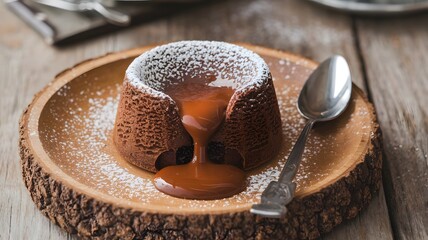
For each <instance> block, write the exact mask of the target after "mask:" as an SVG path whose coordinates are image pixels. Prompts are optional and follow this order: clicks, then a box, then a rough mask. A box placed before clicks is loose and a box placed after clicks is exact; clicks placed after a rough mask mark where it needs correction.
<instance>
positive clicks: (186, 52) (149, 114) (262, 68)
mask: <svg viewBox="0 0 428 240" xmlns="http://www.w3.org/2000/svg"><path fill="white" fill-rule="evenodd" d="M189 79H201V80H204V81H208V80H209V79H211V80H212V79H215V82H216V86H222V87H230V88H232V89H234V93H233V94H232V96H231V99H230V101H229V102H228V104H227V108H226V111H225V120H224V122H223V124H221V125H220V126H219V127H218V129H217V131H215V132H214V133H213V135H212V137H211V139H210V141H209V142H208V143H207V144H208V145H207V154H208V158H209V159H210V160H211V161H213V162H215V163H226V164H232V165H235V166H237V167H240V168H242V169H244V170H248V169H251V168H254V167H257V166H259V165H261V164H263V163H265V162H268V161H269V160H271V159H272V158H273V157H274V156H275V155H276V154H277V152H278V150H279V147H280V145H281V139H282V135H281V119H280V113H279V108H278V102H277V98H276V95H275V89H274V86H273V83H272V77H271V74H270V72H269V69H268V67H267V64H266V63H265V62H264V61H263V59H261V58H260V57H259V56H258V55H257V54H255V53H253V52H251V51H249V50H247V49H245V48H243V47H239V46H236V45H233V44H228V43H223V42H209V41H183V42H176V43H171V44H167V45H163V46H160V47H156V48H154V49H152V50H150V51H148V52H146V53H144V54H142V55H141V56H140V57H138V58H136V59H135V60H134V61H133V62H132V63H131V65H130V66H129V67H128V69H127V71H126V75H125V80H124V83H123V86H122V91H121V99H120V102H119V107H118V112H117V117H116V123H115V129H114V142H115V144H116V147H117V149H118V151H119V152H120V153H121V155H122V156H123V157H124V159H126V160H127V161H128V162H130V163H132V164H134V165H136V166H139V167H141V168H143V169H145V170H148V171H151V172H156V171H158V170H160V169H162V168H164V167H166V166H170V165H177V164H186V163H189V162H190V161H191V160H192V156H193V154H192V153H193V146H192V143H193V142H192V138H191V136H190V135H189V134H188V132H187V131H186V129H185V128H184V126H183V123H182V122H181V117H180V114H179V112H180V111H179V107H178V106H177V102H176V101H174V100H173V98H171V96H169V95H168V94H167V93H166V91H167V89H170V88H169V87H170V86H177V85H179V84H180V83H183V82H187V81H189ZM193 140H195V139H193Z"/></svg>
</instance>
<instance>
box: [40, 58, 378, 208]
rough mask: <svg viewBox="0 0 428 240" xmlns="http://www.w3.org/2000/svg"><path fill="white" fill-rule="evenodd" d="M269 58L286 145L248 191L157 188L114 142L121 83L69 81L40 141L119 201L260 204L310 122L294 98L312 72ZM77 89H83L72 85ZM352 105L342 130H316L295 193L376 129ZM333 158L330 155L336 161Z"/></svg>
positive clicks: (70, 170)
mask: <svg viewBox="0 0 428 240" xmlns="http://www.w3.org/2000/svg"><path fill="white" fill-rule="evenodd" d="M266 59H267V60H266V61H267V62H268V64H269V67H270V68H271V70H272V75H273V77H274V83H275V87H276V92H277V97H278V101H279V106H280V110H281V116H282V121H283V135H284V144H283V148H282V149H281V151H280V153H279V155H278V157H277V158H276V159H275V160H273V161H272V163H271V164H269V165H266V166H264V167H261V168H260V169H256V170H254V171H252V172H250V173H249V174H248V175H249V177H248V187H247V189H246V190H245V191H244V192H242V193H240V194H237V195H235V196H233V197H231V198H227V199H220V200H213V201H198V200H183V199H177V198H174V197H170V196H167V195H165V194H163V193H160V192H158V191H157V190H156V189H155V188H154V186H153V184H152V182H151V181H152V177H153V174H151V173H148V172H145V171H143V170H140V169H138V168H137V167H135V166H132V165H130V164H129V163H127V162H126V161H123V160H121V159H120V157H119V156H118V154H117V152H116V151H115V149H114V147H113V144H112V141H111V135H112V128H113V126H114V124H113V123H114V120H115V115H116V110H117V103H118V101H119V92H120V91H119V90H120V80H118V81H117V84H110V85H108V86H107V87H106V86H104V87H102V88H101V87H99V86H93V87H91V86H87V87H85V88H84V87H82V85H80V86H79V85H77V86H72V87H70V86H68V85H66V86H64V87H63V88H62V89H60V90H59V91H58V92H57V94H56V95H57V96H55V98H53V99H52V100H51V102H52V103H51V105H52V106H58V105H60V107H51V108H49V113H48V114H50V116H51V118H50V119H51V120H50V121H53V122H54V123H53V124H51V125H49V126H46V127H42V128H41V130H40V136H41V137H42V139H43V140H42V142H45V143H46V144H45V143H44V145H46V146H49V147H46V151H47V152H48V154H49V155H50V157H51V158H52V159H54V161H56V164H57V165H58V166H59V167H60V168H61V170H62V171H64V172H65V173H66V174H68V175H69V176H71V177H73V178H74V179H76V180H77V181H79V182H81V183H83V184H85V185H87V186H89V187H91V188H92V189H94V190H97V191H100V192H103V193H106V194H108V195H111V196H114V197H117V198H122V199H128V200H131V201H136V202H139V203H141V204H147V205H157V206H161V207H162V208H165V209H171V208H174V209H176V208H179V209H183V210H189V209H190V210H192V209H193V210H198V211H210V210H211V209H212V208H213V207H224V208H235V207H236V208H241V207H242V206H247V205H251V204H253V203H257V202H259V199H260V195H261V193H262V191H263V190H264V189H265V188H266V187H267V185H268V183H269V182H270V181H272V180H276V179H277V177H278V176H279V173H280V170H281V169H282V167H283V165H284V163H285V161H286V159H287V156H288V154H289V152H290V149H291V146H292V145H293V144H294V141H295V140H296V139H297V136H298V134H299V133H300V131H301V129H302V128H303V126H304V123H305V120H304V119H303V118H302V117H300V115H299V114H298V112H297V109H296V100H297V93H298V92H299V90H300V87H301V83H302V81H303V80H302V79H305V78H306V76H307V75H308V74H310V72H311V70H310V69H309V68H307V67H306V63H305V62H302V63H297V64H296V63H291V62H289V61H288V60H286V59H281V60H278V59H269V58H266ZM96 80H97V81H102V79H96ZM92 82H96V81H89V85H90V83H92ZM83 86H85V85H83ZM79 87H80V88H82V89H81V90H80V89H77V90H76V89H73V88H79ZM353 102H354V104H356V106H355V109H357V110H355V111H354V112H353V113H352V114H350V117H349V118H347V119H344V120H343V121H344V122H343V124H341V125H340V127H337V128H334V129H331V128H329V129H330V130H329V131H328V132H326V131H324V130H323V129H324V127H322V126H321V127H320V128H318V129H315V130H314V131H313V132H312V134H311V137H310V139H309V142H308V145H307V146H308V147H307V148H306V151H305V155H304V158H303V162H302V166H301V168H300V169H299V172H298V174H297V176H296V180H297V183H298V190H297V191H298V192H297V194H302V193H304V192H305V190H307V189H308V188H310V187H311V186H312V185H313V184H316V183H319V182H322V181H323V179H325V178H326V177H327V176H328V174H329V173H331V170H332V169H333V170H334V169H335V168H337V164H338V163H339V164H340V161H341V159H346V157H347V156H346V155H344V154H343V152H344V151H345V152H346V151H348V150H349V149H348V150H346V149H343V148H344V147H343V146H346V144H347V141H351V140H352V141H354V140H355V139H361V138H363V136H365V135H367V134H371V133H370V129H369V124H370V122H367V123H364V121H361V120H362V119H363V120H364V119H369V115H370V114H369V112H367V110H368V109H367V108H364V106H360V105H358V104H360V103H358V101H356V100H355V99H354V100H353ZM357 105H358V106H357ZM341 121H342V120H341ZM360 121H361V123H360ZM353 124H354V125H355V124H357V126H356V128H355V129H357V130H355V131H353V133H354V134H353V136H352V139H351V138H350V137H349V136H347V135H346V134H345V132H346V130H347V129H348V128H350V127H351V126H352V125H353ZM358 124H359V125H358ZM348 130H349V129H348ZM47 143H48V144H47ZM352 147H355V146H353V145H350V147H349V148H352ZM349 151H352V149H350V150H349ZM320 154H322V155H323V156H326V159H318V158H317V156H319V155H320ZM328 158H331V160H332V161H331V163H330V162H329V159H328ZM333 160H334V161H333Z"/></svg>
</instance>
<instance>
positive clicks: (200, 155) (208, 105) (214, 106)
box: [154, 81, 245, 200]
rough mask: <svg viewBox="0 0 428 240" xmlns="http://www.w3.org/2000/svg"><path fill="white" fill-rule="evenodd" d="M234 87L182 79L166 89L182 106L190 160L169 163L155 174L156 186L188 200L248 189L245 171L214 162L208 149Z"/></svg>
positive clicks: (222, 196)
mask: <svg viewBox="0 0 428 240" xmlns="http://www.w3.org/2000/svg"><path fill="white" fill-rule="evenodd" d="M233 92H234V91H233V89H231V88H227V87H214V86H209V85H207V84H205V83H204V82H201V81H199V82H195V81H189V82H183V83H180V84H178V85H175V86H172V87H170V88H169V89H167V90H166V91H165V93H167V94H168V95H169V96H171V97H172V98H173V99H174V100H175V101H176V102H177V105H178V107H179V109H180V115H181V120H182V123H183V126H184V128H185V129H186V130H187V132H188V133H189V134H190V136H191V137H192V138H193V144H194V153H193V154H194V155H193V159H192V161H191V162H190V163H188V164H185V165H175V166H168V167H165V168H163V169H161V170H160V171H159V172H158V173H156V175H155V178H154V184H155V187H156V188H157V189H158V190H159V191H161V192H164V193H166V194H169V195H172V196H175V197H179V198H186V199H205V200H209V199H219V198H225V197H230V196H232V195H234V194H236V193H239V192H241V191H243V190H244V188H245V173H244V172H243V170H241V169H239V168H237V167H235V166H232V165H227V164H214V163H211V162H210V161H209V159H208V157H207V154H206V148H207V145H208V143H209V140H210V138H211V136H212V135H213V134H214V133H215V132H216V130H217V129H218V127H219V126H220V124H221V123H222V122H223V120H224V118H225V112H226V108H227V105H228V103H229V100H230V98H231V97H232V95H233Z"/></svg>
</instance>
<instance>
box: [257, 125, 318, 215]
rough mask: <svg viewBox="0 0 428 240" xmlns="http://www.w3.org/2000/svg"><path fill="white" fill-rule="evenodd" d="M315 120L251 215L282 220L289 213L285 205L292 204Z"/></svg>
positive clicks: (298, 140)
mask: <svg viewBox="0 0 428 240" xmlns="http://www.w3.org/2000/svg"><path fill="white" fill-rule="evenodd" d="M314 123H315V120H309V121H308V122H307V123H306V126H305V127H304V128H303V131H302V133H301V134H300V136H299V138H298V139H297V141H296V144H294V147H293V149H292V150H291V153H290V156H289V157H288V160H287V162H286V163H285V166H284V168H283V169H282V171H281V174H280V175H279V179H278V181H272V182H270V183H269V185H268V186H267V188H266V189H265V190H264V191H263V193H262V196H261V203H259V204H254V205H253V206H252V208H251V210H250V212H251V213H253V214H257V215H260V216H263V217H271V218H281V217H283V216H284V215H285V214H286V213H287V208H286V207H285V205H287V204H288V203H290V202H291V200H293V198H294V193H295V192H296V183H294V182H293V179H294V177H295V176H296V173H297V169H298V168H299V165H300V161H301V159H302V155H303V151H304V150H305V143H306V139H307V138H308V135H309V132H310V130H311V128H312V126H313V125H314Z"/></svg>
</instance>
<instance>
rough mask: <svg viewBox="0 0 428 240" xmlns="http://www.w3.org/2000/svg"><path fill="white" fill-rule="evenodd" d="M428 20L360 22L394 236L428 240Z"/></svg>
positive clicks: (421, 17) (360, 32) (363, 52)
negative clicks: (380, 133) (377, 124)
mask: <svg viewBox="0 0 428 240" xmlns="http://www.w3.org/2000/svg"><path fill="white" fill-rule="evenodd" d="M427 23H428V17H427V16H426V15H425V16H422V15H419V16H416V17H408V18H399V19H385V20H379V19H376V20H359V21H358V25H357V26H358V32H359V39H360V45H361V49H362V54H363V58H364V62H365V65H366V69H367V76H368V83H369V89H370V93H371V96H372V99H373V101H374V104H375V106H376V109H377V113H378V118H379V120H380V124H381V128H382V130H383V133H384V147H385V155H386V160H385V168H386V169H385V170H386V171H384V173H385V174H384V176H385V177H384V186H385V190H386V194H387V195H388V198H387V202H388V206H389V212H390V215H391V223H392V227H393V230H394V233H395V234H394V235H395V236H396V237H397V238H398V239H428V230H427V229H428V228H427V226H428V205H427V203H428V166H427V165H428V164H427V163H428V160H427V159H428V155H427V154H428V97H427V94H428V27H427Z"/></svg>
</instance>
